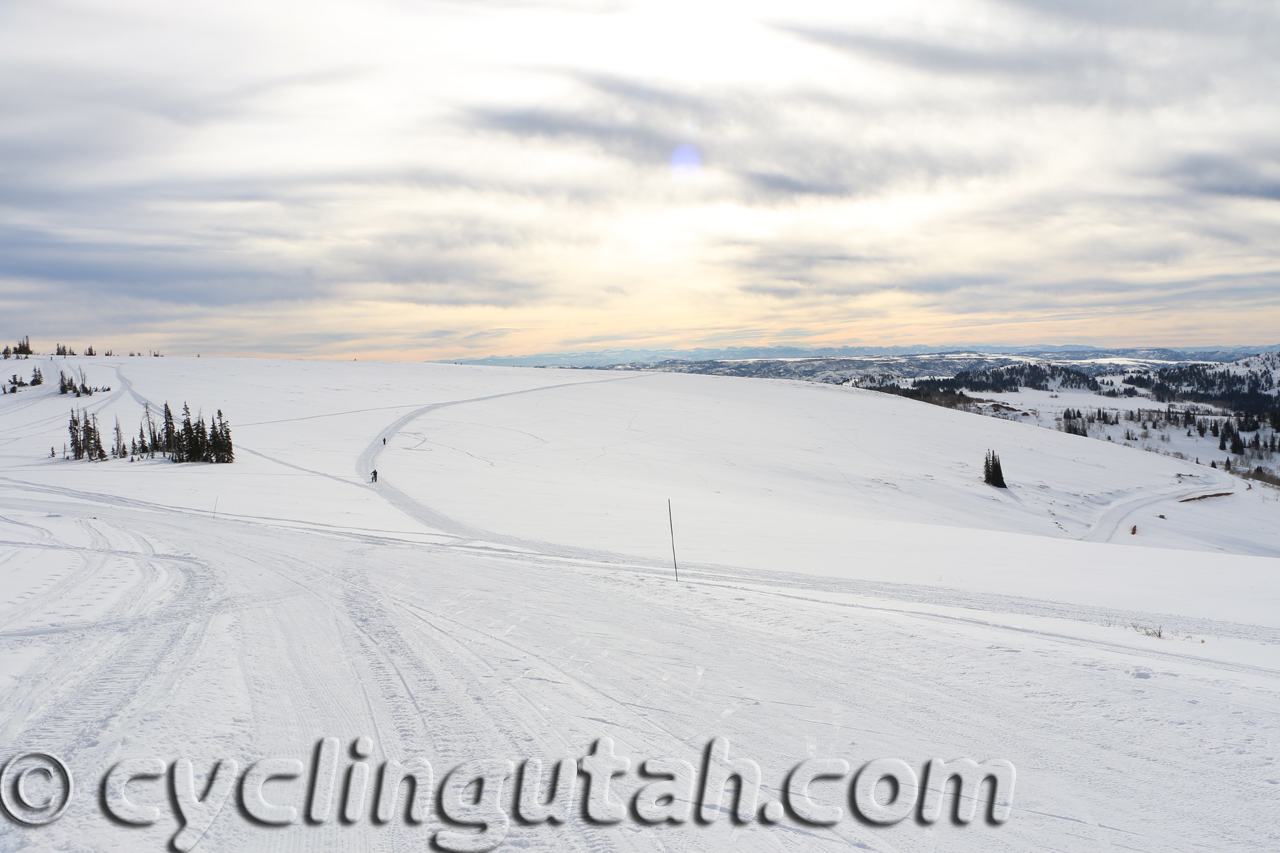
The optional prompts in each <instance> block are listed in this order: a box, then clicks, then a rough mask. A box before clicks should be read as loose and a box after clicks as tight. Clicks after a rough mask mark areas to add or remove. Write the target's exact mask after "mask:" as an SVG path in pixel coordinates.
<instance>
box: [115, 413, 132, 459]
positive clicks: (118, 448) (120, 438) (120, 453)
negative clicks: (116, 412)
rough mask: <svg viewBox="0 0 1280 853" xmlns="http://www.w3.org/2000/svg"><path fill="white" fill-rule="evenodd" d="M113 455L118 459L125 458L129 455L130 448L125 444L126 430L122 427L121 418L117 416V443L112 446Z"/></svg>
mask: <svg viewBox="0 0 1280 853" xmlns="http://www.w3.org/2000/svg"><path fill="white" fill-rule="evenodd" d="M111 455H112V456H114V457H115V458H116V459H123V458H125V456H127V455H128V450H127V449H126V448H125V446H124V431H123V430H121V429H120V418H119V417H117V418H116V443H115V445H114V446H112V448H111Z"/></svg>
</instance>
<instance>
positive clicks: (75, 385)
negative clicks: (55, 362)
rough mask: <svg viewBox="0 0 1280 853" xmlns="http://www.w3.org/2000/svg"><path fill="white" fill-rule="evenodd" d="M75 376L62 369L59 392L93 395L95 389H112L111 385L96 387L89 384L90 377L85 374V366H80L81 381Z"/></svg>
mask: <svg viewBox="0 0 1280 853" xmlns="http://www.w3.org/2000/svg"><path fill="white" fill-rule="evenodd" d="M76 379H77V378H76V377H75V376H67V374H65V373H63V372H62V371H61V370H59V371H58V393H59V394H75V395H76V396H77V397H79V396H82V395H83V396H85V397H92V396H93V392H94V391H110V390H111V388H110V386H108V387H106V388H94V387H93V386H92V385H90V384H89V379H88V377H86V376H85V375H84V368H80V376H79V381H78V382H77V381H76Z"/></svg>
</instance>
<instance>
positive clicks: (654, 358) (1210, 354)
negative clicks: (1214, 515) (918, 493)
mask: <svg viewBox="0 0 1280 853" xmlns="http://www.w3.org/2000/svg"><path fill="white" fill-rule="evenodd" d="M1266 352H1280V344H1269V345H1263V346H1237V347H1180V348H1172V347H1130V348H1100V347H1090V346H1081V345H1078V344H1062V345H1055V344H1037V345H1034V346H1021V347H1012V346H996V345H990V344H953V345H941V346H928V345H923V344H920V345H915V346H905V347H795V346H773V347H725V348H722V349H709V348H703V347H697V348H694V349H685V350H675V349H669V350H645V349H622V350H601V351H597V352H562V353H540V354H537V355H519V356H489V357H486V358H469V359H457V360H456V363H458V364H487V365H506V366H511V367H618V366H626V367H631V368H633V369H635V368H639V367H641V366H646V367H650V368H652V366H655V365H658V364H665V363H667V362H690V363H696V362H735V361H745V360H767V361H783V360H785V361H792V360H796V359H803V360H832V359H835V360H856V361H859V362H863V361H864V360H866V359H877V360H879V359H883V358H886V357H888V358H889V359H890V360H893V359H894V358H897V359H901V360H902V361H901V364H902V365H903V366H904V367H906V366H908V365H910V366H911V368H914V367H915V366H916V365H914V364H912V362H917V361H919V362H920V363H921V364H923V363H924V362H927V361H929V360H930V359H928V358H925V359H919V358H918V357H920V356H926V357H930V356H931V357H933V358H934V359H938V360H940V364H939V366H943V365H950V366H952V367H953V368H954V370H953V372H955V371H959V370H965V369H972V368H974V367H979V366H983V365H980V364H977V363H974V364H969V365H963V366H962V365H961V364H960V362H961V361H963V360H964V358H966V357H970V358H972V357H978V358H979V359H980V358H981V356H1001V355H1003V356H1013V357H1015V358H1016V357H1019V356H1020V357H1023V358H1040V359H1045V360H1046V361H1050V362H1055V363H1059V362H1088V361H1094V360H1102V359H1126V360H1132V361H1133V362H1142V363H1143V364H1144V365H1149V366H1151V367H1166V366H1170V365H1182V364H1196V363H1205V362H1215V363H1220V364H1221V363H1226V362H1231V361H1238V360H1239V359H1242V358H1246V357H1248V356H1252V355H1257V354H1260V353H1266ZM450 361H455V360H454V359H450ZM995 363H1007V362H1001V361H1000V360H998V359H994V360H992V364H995ZM850 366H852V365H850ZM868 366H869V365H868ZM1135 366H1138V365H1135ZM663 369H672V368H671V367H666V368H663ZM1081 369H1083V368H1081ZM693 372H699V373H701V372H707V371H701V370H699V371H693ZM717 372H719V371H717ZM726 372H728V371H726ZM739 375H757V374H754V373H753V374H739ZM912 375H921V374H918V373H913V374H912Z"/></svg>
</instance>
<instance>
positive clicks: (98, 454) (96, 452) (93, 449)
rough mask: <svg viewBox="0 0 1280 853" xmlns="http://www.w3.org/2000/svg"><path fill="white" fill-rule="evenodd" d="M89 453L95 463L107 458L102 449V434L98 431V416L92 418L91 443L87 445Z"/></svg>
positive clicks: (105, 452)
mask: <svg viewBox="0 0 1280 853" xmlns="http://www.w3.org/2000/svg"><path fill="white" fill-rule="evenodd" d="M89 450H90V453H91V454H92V455H93V458H94V459H95V460H97V461H102V460H103V459H106V458H107V451H105V450H103V449H102V433H101V432H100V431H99V430H98V416H97V415H94V416H93V443H92V444H91V445H89Z"/></svg>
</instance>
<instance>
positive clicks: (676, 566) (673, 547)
mask: <svg viewBox="0 0 1280 853" xmlns="http://www.w3.org/2000/svg"><path fill="white" fill-rule="evenodd" d="M667 524H668V525H670V527H671V565H672V567H673V568H674V569H675V570H676V583H680V564H679V563H677V562H676V523H675V521H673V520H672V518H671V498H667Z"/></svg>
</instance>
